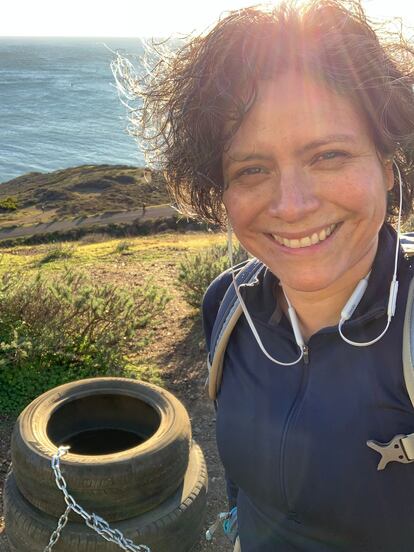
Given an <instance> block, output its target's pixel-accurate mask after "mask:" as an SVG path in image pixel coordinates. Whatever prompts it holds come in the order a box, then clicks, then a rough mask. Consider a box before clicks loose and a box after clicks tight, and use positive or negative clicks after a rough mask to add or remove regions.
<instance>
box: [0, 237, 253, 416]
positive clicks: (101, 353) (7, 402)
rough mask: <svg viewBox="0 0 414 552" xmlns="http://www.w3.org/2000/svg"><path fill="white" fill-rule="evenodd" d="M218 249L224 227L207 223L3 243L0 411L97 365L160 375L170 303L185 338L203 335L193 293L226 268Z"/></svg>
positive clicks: (91, 372) (157, 379) (95, 371)
mask: <svg viewBox="0 0 414 552" xmlns="http://www.w3.org/2000/svg"><path fill="white" fill-rule="evenodd" d="M97 237H98V236H97ZM90 241H92V243H90ZM236 250H237V251H240V252H239V253H238V256H240V258H241V257H242V256H243V255H244V254H243V252H242V251H241V250H239V249H236ZM224 253H225V244H224V236H223V235H221V234H215V233H212V232H204V233H203V232H191V233H162V234H157V235H151V236H142V237H131V238H129V239H128V240H125V239H118V240H114V239H112V238H111V237H110V236H108V235H105V234H101V235H100V236H99V241H94V240H90V237H89V236H88V237H86V238H85V240H84V241H83V240H81V241H78V242H76V243H73V242H71V243H58V244H55V245H53V246H51V245H50V244H41V245H38V246H36V247H29V246H24V247H15V248H8V249H5V248H3V249H2V250H1V253H0V255H1V257H0V411H1V412H2V413H3V414H6V413H9V414H11V415H13V414H16V413H17V412H19V411H20V410H21V409H22V408H23V407H24V406H25V405H26V404H28V403H29V402H30V401H31V400H32V399H33V398H35V397H36V396H38V395H39V394H41V393H42V392H44V391H45V390H47V389H49V388H51V387H55V386H56V385H59V384H60V383H64V382H66V381H71V380H75V379H81V378H84V377H91V376H95V375H124V376H128V377H134V378H140V379H143V380H147V381H152V382H154V383H158V384H163V361H162V360H161V359H160V358H159V356H158V355H157V352H159V347H160V345H161V347H162V342H165V343H166V342H167V341H168V339H170V338H171V335H170V334H171V331H174V328H171V323H170V321H169V315H168V312H169V311H170V309H172V310H174V311H177V312H178V311H179V312H180V313H181V316H183V313H184V318H183V319H182V321H183V324H184V326H186V328H187V330H185V331H188V337H189V339H190V340H191V339H195V340H196V342H197V343H201V341H202V337H201V324H200V317H199V306H200V303H199V302H198V303H197V298H196V297H197V293H198V298H199V300H201V298H202V294H203V293H204V289H203V286H205V287H207V285H208V279H209V278H211V279H213V278H214V277H215V276H216V275H217V274H218V273H219V272H221V270H222V269H224V268H226V260H225V257H224ZM212 261H213V262H212ZM195 267H197V270H196V269H195ZM197 271H198V272H197ZM197 274H198V275H203V279H202V281H200V282H199V286H198V288H197V290H196V291H195V290H194V289H193V288H194V283H195V281H196V280H197V279H198V276H197Z"/></svg>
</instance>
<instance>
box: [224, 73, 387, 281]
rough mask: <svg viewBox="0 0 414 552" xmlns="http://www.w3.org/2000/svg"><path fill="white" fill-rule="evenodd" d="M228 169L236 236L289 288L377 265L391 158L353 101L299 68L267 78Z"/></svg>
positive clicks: (344, 277)
mask: <svg viewBox="0 0 414 552" xmlns="http://www.w3.org/2000/svg"><path fill="white" fill-rule="evenodd" d="M223 173H224V180H225V184H226V186H227V188H226V190H225V192H224V195H223V202H224V205H225V207H226V210H227V213H228V216H229V219H230V223H231V225H232V227H233V229H234V232H235V234H236V236H237V238H238V239H239V241H240V242H241V244H242V245H243V246H244V247H245V248H246V249H247V250H248V251H249V252H250V253H252V254H253V255H254V256H256V257H257V258H259V259H260V260H261V261H263V263H264V264H265V265H267V266H268V267H269V268H270V270H271V271H272V272H273V273H274V274H275V275H276V276H277V277H278V278H279V279H280V280H281V282H282V283H283V284H284V285H285V286H287V287H290V288H292V289H296V290H302V291H316V290H322V289H325V288H329V287H331V286H332V285H339V286H340V285H341V282H342V283H345V282H348V281H351V280H352V276H353V274H358V273H361V270H362V272H363V271H364V270H366V271H368V270H369V267H370V264H371V263H372V261H373V258H374V256H375V252H376V249H377V244H378V231H379V229H380V227H381V225H382V224H383V222H384V218H385V214H386V197H387V190H390V189H391V188H392V186H393V172H392V164H391V162H388V163H383V162H382V160H380V158H379V155H378V153H377V151H376V148H375V146H374V143H373V141H372V139H371V137H370V135H369V131H368V129H367V127H366V124H365V122H364V120H363V118H362V117H361V115H360V114H359V113H358V112H357V110H356V109H355V108H354V107H353V105H352V103H351V102H350V101H349V100H348V99H347V98H345V97H343V96H340V95H338V94H336V93H335V92H333V91H331V90H330V89H329V88H327V87H326V86H325V85H323V84H321V83H318V82H317V81H316V80H314V79H311V78H304V77H303V76H301V75H299V74H297V73H295V72H291V73H287V74H285V75H284V76H282V77H281V78H278V79H277V81H263V82H261V84H260V85H259V88H258V96H257V100H256V102H255V103H254V105H253V107H252V108H251V110H250V111H249V112H248V114H247V115H246V117H245V119H244V121H243V123H242V125H241V127H240V128H239V130H238V131H237V133H236V135H235V136H234V138H233V140H232V142H231V144H230V147H229V149H228V151H226V153H225V154H224V155H223ZM364 275H365V274H364V273H362V276H364ZM362 276H361V277H362Z"/></svg>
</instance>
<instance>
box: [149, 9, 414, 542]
mask: <svg viewBox="0 0 414 552" xmlns="http://www.w3.org/2000/svg"><path fill="white" fill-rule="evenodd" d="M413 70H414V65H413V51H412V50H411V48H410V46H409V45H408V44H406V43H405V42H404V41H403V40H402V39H400V40H399V41H398V43H396V44H395V43H394V44H391V43H390V42H387V41H383V40H381V39H380V38H379V34H378V33H376V32H374V30H373V27H372V26H370V25H369V23H368V22H367V20H366V18H365V15H364V13H363V10H362V8H361V6H360V4H359V3H357V2H346V1H345V0H344V1H341V0H317V1H313V2H310V3H307V4H305V5H301V6H299V5H296V4H294V3H289V4H283V5H282V6H280V7H277V8H274V9H272V10H268V11H266V10H264V9H260V8H251V9H246V10H240V11H237V12H232V13H230V14H229V15H228V16H227V17H225V18H224V19H223V20H221V21H220V22H219V23H218V24H217V25H216V26H215V27H214V28H213V29H212V30H211V31H210V32H209V34H207V35H206V36H201V37H198V38H195V39H193V40H192V41H191V42H190V43H189V44H188V45H187V46H186V47H184V48H183V49H182V50H180V51H179V52H178V53H177V54H176V55H175V57H173V58H172V59H170V60H169V61H168V63H161V64H160V65H159V66H158V68H157V70H156V71H155V73H153V74H152V75H151V81H150V82H149V83H148V87H147V88H146V89H144V90H143V91H142V93H143V96H144V106H143V112H142V119H141V121H140V123H141V125H142V126H141V129H143V135H144V137H145V138H146V139H149V140H150V147H151V148H152V152H153V153H156V155H157V156H158V161H160V164H161V166H162V168H163V169H164V170H165V171H166V176H167V178H168V181H169V185H170V188H171V189H172V191H173V193H174V196H175V198H176V199H177V202H178V203H179V205H181V207H182V208H183V209H184V208H185V209H186V212H192V213H196V214H198V215H200V216H201V217H203V218H204V219H205V220H208V221H211V222H216V223H217V222H219V223H220V224H222V225H223V226H224V227H225V226H226V225H227V224H229V225H230V226H231V227H232V229H233V231H234V233H235V234H236V236H237V238H238V240H239V241H240V243H241V244H242V245H243V246H244V247H245V248H246V249H247V251H248V252H249V253H251V254H252V255H253V256H255V257H257V259H259V260H260V261H261V262H262V263H263V265H264V270H262V271H261V272H260V274H259V276H258V279H257V281H256V282H255V283H253V284H251V285H249V286H245V287H240V292H241V295H242V298H243V301H244V303H245V307H246V309H247V311H248V313H249V314H250V316H251V318H252V322H253V324H254V326H255V328H256V330H257V332H258V334H259V336H260V339H261V341H262V343H263V346H264V348H265V350H266V351H267V353H268V356H265V355H264V354H263V352H262V351H261V350H260V348H259V346H258V343H257V340H256V339H255V337H254V336H253V333H252V331H251V328H250V326H249V323H248V321H247V319H246V317H241V318H240V320H239V322H238V324H237V326H236V328H235V329H234V330H233V332H232V335H231V338H230V341H229V344H228V347H227V352H226V357H225V363H224V372H223V379H222V382H221V386H220V390H219V393H218V396H217V409H218V411H217V442H218V448H219V452H220V456H221V459H222V462H223V464H224V467H225V470H226V475H227V478H228V483H229V485H228V488H229V501H230V507H232V506H234V505H236V504H237V508H238V524H239V537H240V545H241V550H242V551H243V552H270V551H272V552H273V551H278V552H279V551H281V552H291V551H292V552H293V551H303V552H305V551H306V552H328V551H329V552H331V551H333V550H341V551H347V552H351V551H352V552H356V551H361V552H362V551H364V552H365V551H372V552H373V551H375V552H378V551H384V552H385V551H387V552H391V551H398V552H409V551H411V550H412V549H413V548H414V521H413V514H412V508H413V507H412V503H413V500H414V499H413V495H414V465H412V464H401V463H392V464H389V465H388V466H387V468H386V469H385V470H383V471H377V464H378V459H379V458H378V454H377V453H376V452H375V451H374V450H372V449H370V448H368V447H367V445H366V443H367V441H368V440H370V439H374V440H377V441H380V442H387V441H389V440H390V439H391V438H392V437H393V436H394V435H396V434H398V433H401V434H403V433H411V432H413V430H414V411H413V408H412V405H411V403H410V400H409V397H408V395H407V392H406V389H405V386H404V380H403V375H402V362H401V349H402V328H403V319H404V307H405V302H406V297H407V291H408V286H409V283H410V280H411V278H412V277H413V275H414V272H413V269H412V268H411V266H410V263H409V261H408V260H407V259H406V258H405V257H404V255H403V254H402V252H400V253H399V254H398V271H397V279H398V281H399V292H398V297H397V301H396V309H395V316H393V318H392V319H391V322H390V324H389V327H388V328H387V305H388V298H389V292H390V283H391V281H392V279H393V272H394V251H396V246H397V235H396V232H395V231H394V229H393V228H392V226H391V225H390V222H392V221H394V222H395V217H396V214H397V212H398V204H399V196H400V193H399V175H401V186H402V188H401V189H402V192H403V194H402V195H403V208H402V216H403V218H407V217H408V215H409V214H410V213H411V204H412V189H413V178H414V177H413V169H412V166H413V165H412V160H413V144H414V142H413V137H414V133H413V130H414V95H413V88H412V87H413V83H414V78H413V74H414V73H413ZM154 126H155V132H154ZM361 280H365V281H366V282H368V287H367V289H366V290H365V292H364V293H363V295H362V299H361V301H360V303H359V304H358V306H357V308H356V310H355V312H354V313H353V314H352V316H351V317H350V319H349V320H347V321H345V320H344V321H343V323H341V325H340V327H339V323H340V320H341V317H342V314H341V313H342V309H343V307H344V305H345V304H346V303H347V301H348V300H349V298H350V296H351V295H352V293H353V291H354V289H355V288H356V286H357V285H358V283H359V282H360V281H361ZM230 285H232V275H231V272H226V273H224V274H223V275H221V277H219V278H218V279H217V280H215V281H214V282H213V283H212V285H211V286H210V288H209V289H208V291H207V293H206V296H205V300H204V305H203V315H204V327H205V333H206V338H207V345H208V346H209V345H210V337H211V330H212V326H213V324H214V321H215V318H216V315H217V310H218V307H219V304H220V301H221V300H222V297H223V295H224V293H225V291H226V290H227V288H228V287H229V286H230ZM289 304H290V305H291V306H292V308H293V309H294V311H295V312H296V319H297V324H298V328H299V334H301V339H302V341H300V340H298V336H297V335H295V333H294V331H293V327H292V325H293V324H294V320H293V317H294V315H292V314H291V312H292V311H290V312H289ZM386 328H387V329H386ZM384 329H386V331H385V333H384ZM339 330H340V331H339ZM340 332H341V333H342V335H341V333H340ZM381 334H383V335H382V337H381V338H380V339H378V337H379V336H380V335H381ZM358 344H365V345H367V346H358ZM368 344H370V345H368ZM272 359H273V360H272ZM281 363H285V364H289V365H288V366H284V365H282V364H281Z"/></svg>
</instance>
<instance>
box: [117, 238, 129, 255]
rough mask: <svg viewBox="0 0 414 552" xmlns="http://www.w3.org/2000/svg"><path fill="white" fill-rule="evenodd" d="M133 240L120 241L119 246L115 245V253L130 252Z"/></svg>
mask: <svg viewBox="0 0 414 552" xmlns="http://www.w3.org/2000/svg"><path fill="white" fill-rule="evenodd" d="M131 245H132V244H131V242H128V241H120V242H119V243H118V244H117V246H116V247H115V253H121V254H122V253H128V251H129V249H130V247H131Z"/></svg>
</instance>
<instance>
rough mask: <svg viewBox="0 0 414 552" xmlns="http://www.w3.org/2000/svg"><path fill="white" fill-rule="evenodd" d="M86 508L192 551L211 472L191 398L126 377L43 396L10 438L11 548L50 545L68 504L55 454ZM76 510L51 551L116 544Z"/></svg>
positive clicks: (124, 528)
mask: <svg viewBox="0 0 414 552" xmlns="http://www.w3.org/2000/svg"><path fill="white" fill-rule="evenodd" d="M61 445H69V446H70V447H71V448H70V450H69V452H68V453H67V454H66V455H65V456H63V457H62V458H61V460H60V467H61V472H62V475H63V477H64V479H65V480H66V483H67V489H68V492H69V493H70V494H71V495H72V496H73V497H74V499H75V500H76V502H77V503H78V504H79V505H80V506H81V507H82V508H83V509H84V510H85V511H86V512H88V513H92V512H93V513H95V514H97V515H98V516H100V517H102V518H103V519H105V520H106V521H107V522H108V523H109V524H110V526H111V528H112V529H116V530H118V531H120V532H121V533H122V534H123V536H124V537H126V538H128V539H131V540H132V541H133V542H134V543H135V544H136V545H139V544H143V545H146V546H147V547H149V548H150V549H151V552H171V551H172V550H174V552H188V551H189V550H191V548H192V547H193V545H194V544H195V543H196V542H197V541H198V539H199V537H200V535H201V531H202V528H203V524H204V515H205V509H206V493H207V470H206V466H205V461H204V458H203V454H202V452H201V449H200V448H199V446H198V445H197V444H196V443H195V442H194V441H192V439H191V425H190V420H189V417H188V413H187V412H186V410H185V408H184V406H183V405H182V404H181V403H180V402H179V401H178V399H176V398H175V397H174V396H173V395H172V394H171V393H169V392H167V391H165V390H164V389H161V388H159V387H156V386H154V385H149V384H146V383H142V382H138V381H136V380H130V379H126V378H94V379H88V380H81V381H77V382H73V383H69V384H65V385H62V386H60V387H57V388H55V389H52V390H50V391H47V392H46V393H44V394H43V395H41V396H40V397H38V398H37V399H35V400H34V401H33V402H32V403H31V404H30V405H29V406H28V407H27V408H26V409H25V410H24V411H23V412H22V413H21V415H20V416H19V418H18V420H17V422H16V425H15V428H14V431H13V436H12V447H11V453H12V470H11V471H10V473H9V475H8V477H7V479H6V483H5V489H4V512H5V523H6V534H7V537H8V540H9V544H10V547H11V550H12V551H13V552H37V551H39V552H42V551H43V550H44V549H45V547H46V546H47V545H48V543H49V539H50V536H51V534H52V533H53V531H54V530H55V529H56V526H57V521H58V519H59V517H60V516H61V514H62V513H63V512H64V511H65V509H66V503H65V502H64V499H63V494H62V492H61V491H60V490H59V489H58V488H57V486H56V481H55V477H54V474H53V471H52V469H51V458H52V456H53V455H54V454H55V453H56V452H57V449H58V447H59V446H61ZM115 550H117V546H116V544H113V543H111V542H108V541H107V540H104V539H103V538H102V537H101V536H100V535H98V534H97V533H96V532H94V531H93V530H92V529H90V528H89V527H87V526H86V525H85V523H84V521H83V519H82V518H81V517H80V516H78V515H77V514H75V513H73V512H71V514H70V515H69V521H68V523H67V524H66V526H65V527H64V529H63V530H62V532H61V536H60V539H59V540H58V542H57V543H56V544H55V546H54V547H53V552H55V551H56V552H73V551H77V552H114V551H115Z"/></svg>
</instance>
